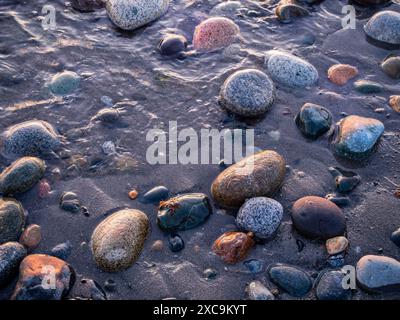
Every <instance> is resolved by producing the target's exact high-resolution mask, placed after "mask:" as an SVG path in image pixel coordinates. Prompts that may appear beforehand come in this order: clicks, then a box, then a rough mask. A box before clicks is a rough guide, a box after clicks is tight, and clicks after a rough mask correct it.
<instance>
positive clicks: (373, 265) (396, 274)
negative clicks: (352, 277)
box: [356, 255, 400, 292]
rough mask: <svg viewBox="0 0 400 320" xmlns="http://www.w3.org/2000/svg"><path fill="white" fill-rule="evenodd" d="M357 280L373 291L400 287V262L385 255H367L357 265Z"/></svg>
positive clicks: (394, 289) (391, 289)
mask: <svg viewBox="0 0 400 320" xmlns="http://www.w3.org/2000/svg"><path fill="white" fill-rule="evenodd" d="M356 274H357V282H358V284H359V285H360V286H361V287H362V288H363V289H365V290H367V291H371V292H385V291H398V290H399V289H400V262H399V261H397V260H395V259H393V258H390V257H385V256H375V255H367V256H364V257H362V258H361V259H360V260H359V261H358V262H357V266H356Z"/></svg>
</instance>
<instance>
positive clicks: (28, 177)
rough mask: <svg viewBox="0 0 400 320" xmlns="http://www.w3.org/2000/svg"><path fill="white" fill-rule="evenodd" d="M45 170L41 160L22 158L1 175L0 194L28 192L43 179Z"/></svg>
mask: <svg viewBox="0 0 400 320" xmlns="http://www.w3.org/2000/svg"><path fill="white" fill-rule="evenodd" d="M45 170H46V166H45V163H44V161H43V160H41V159H39V158H34V157H23V158H20V159H18V160H16V161H15V162H13V163H12V164H11V165H10V166H9V167H7V168H6V169H4V171H3V172H2V173H1V174H0V192H1V193H3V194H16V193H22V192H25V191H28V190H29V189H31V188H32V187H33V186H34V185H35V184H36V183H37V182H38V181H39V180H40V179H41V178H42V177H43V175H44V172H45Z"/></svg>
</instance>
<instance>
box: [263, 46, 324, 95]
mask: <svg viewBox="0 0 400 320" xmlns="http://www.w3.org/2000/svg"><path fill="white" fill-rule="evenodd" d="M265 62H266V66H267V69H268V72H269V73H270V75H271V77H272V78H273V79H274V80H276V81H278V82H280V83H282V84H284V85H287V86H290V87H303V88H304V87H310V86H313V85H315V84H316V82H317V81H318V71H317V69H315V67H314V66H313V65H312V64H311V63H309V62H307V61H306V60H304V59H301V58H299V57H296V56H294V55H292V54H290V53H288V52H284V51H278V50H271V51H268V52H267V55H266V57H265Z"/></svg>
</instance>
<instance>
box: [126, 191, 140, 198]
mask: <svg viewBox="0 0 400 320" xmlns="http://www.w3.org/2000/svg"><path fill="white" fill-rule="evenodd" d="M138 194H139V192H137V191H136V190H135V189H133V190H132V191H129V193H128V196H129V198H130V199H132V200H135V199H136V198H137V196H138Z"/></svg>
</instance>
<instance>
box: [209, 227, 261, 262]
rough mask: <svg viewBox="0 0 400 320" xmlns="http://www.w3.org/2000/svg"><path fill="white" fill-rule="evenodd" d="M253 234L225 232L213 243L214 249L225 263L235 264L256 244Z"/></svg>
mask: <svg viewBox="0 0 400 320" xmlns="http://www.w3.org/2000/svg"><path fill="white" fill-rule="evenodd" d="M253 236H254V235H253V234H252V233H251V232H249V233H247V234H246V233H243V232H225V233H224V234H223V235H221V236H220V237H219V238H218V239H217V240H215V242H214V245H213V251H214V252H215V253H216V254H217V255H218V256H220V257H221V258H222V260H223V261H224V262H225V263H229V264H234V263H237V262H238V261H240V260H243V259H244V258H245V257H246V255H247V253H248V252H249V250H250V248H251V247H252V246H253V245H254V240H253Z"/></svg>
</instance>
